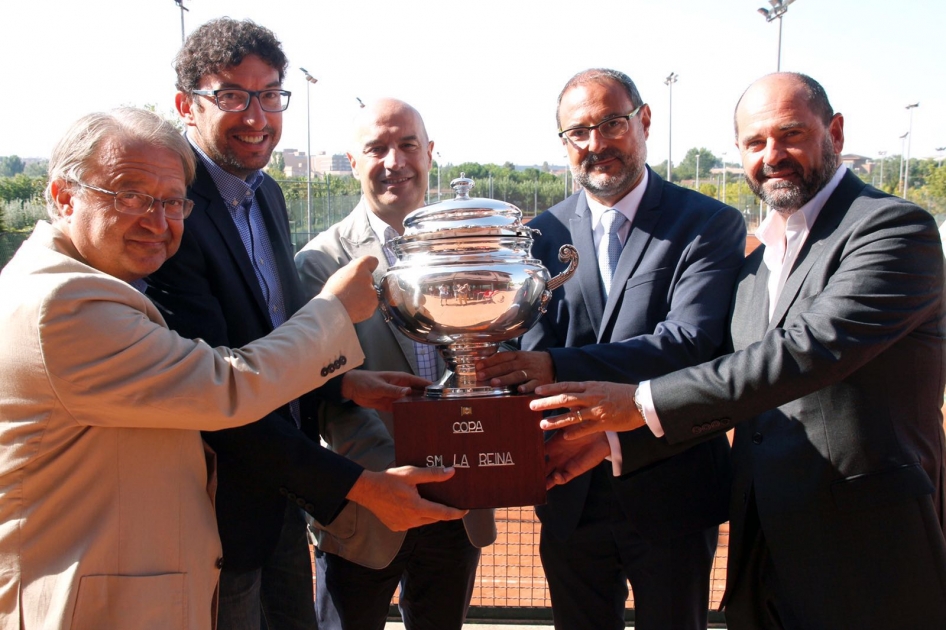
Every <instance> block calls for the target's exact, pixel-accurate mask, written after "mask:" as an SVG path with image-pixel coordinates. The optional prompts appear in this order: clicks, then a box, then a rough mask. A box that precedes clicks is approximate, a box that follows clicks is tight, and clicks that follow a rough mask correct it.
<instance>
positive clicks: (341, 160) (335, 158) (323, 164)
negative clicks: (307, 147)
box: [312, 152, 352, 177]
mask: <svg viewBox="0 0 946 630" xmlns="http://www.w3.org/2000/svg"><path fill="white" fill-rule="evenodd" d="M312 170H313V171H314V172H316V173H318V174H320V175H325V174H326V173H328V174H329V175H332V176H337V177H344V176H346V175H347V176H349V177H350V176H351V174H352V173H351V163H350V162H349V161H348V156H347V155H345V154H344V153H336V154H334V155H327V154H325V153H324V152H323V153H320V154H318V155H313V156H312Z"/></svg>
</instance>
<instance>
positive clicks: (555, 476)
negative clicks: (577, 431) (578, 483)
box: [545, 431, 611, 489]
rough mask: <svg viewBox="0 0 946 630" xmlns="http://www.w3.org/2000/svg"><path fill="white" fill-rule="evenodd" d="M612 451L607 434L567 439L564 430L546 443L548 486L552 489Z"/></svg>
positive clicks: (547, 487)
mask: <svg viewBox="0 0 946 630" xmlns="http://www.w3.org/2000/svg"><path fill="white" fill-rule="evenodd" d="M610 454H611V446H610V444H609V443H608V438H607V437H606V436H605V434H604V433H592V434H591V435H588V436H585V437H583V438H581V439H577V440H566V439H565V436H564V435H563V434H562V432H561V431H558V432H556V433H555V434H554V435H553V436H552V437H551V438H549V439H548V440H547V441H546V442H545V459H546V464H545V487H546V489H551V488H552V487H553V486H559V485H561V484H563V483H568V482H569V481H571V480H572V479H574V478H575V477H577V476H578V475H581V474H582V473H585V472H588V471H589V470H591V469H592V468H594V467H595V466H597V465H598V464H600V463H601V462H602V461H603V460H604V459H605V458H606V457H607V456H608V455H610Z"/></svg>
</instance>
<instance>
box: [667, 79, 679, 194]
mask: <svg viewBox="0 0 946 630" xmlns="http://www.w3.org/2000/svg"><path fill="white" fill-rule="evenodd" d="M679 78H680V75H679V74H676V73H675V72H671V73H670V74H669V75H667V78H666V79H664V85H666V86H667V87H668V88H670V101H669V103H668V107H667V122H668V125H669V128H668V130H667V181H668V182H672V181H673V160H672V159H671V157H670V155H671V153H672V151H673V84H674V83H676V82H677V79H679Z"/></svg>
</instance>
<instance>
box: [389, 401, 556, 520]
mask: <svg viewBox="0 0 946 630" xmlns="http://www.w3.org/2000/svg"><path fill="white" fill-rule="evenodd" d="M532 399H533V397H532V396H495V397H484V398H465V399H439V400H432V399H430V398H426V397H420V396H418V397H409V398H403V399H401V400H399V401H397V402H396V403H394V444H395V459H396V462H397V465H398V466H404V465H408V464H410V465H414V466H422V467H433V466H442V467H448V466H453V467H455V468H456V474H454V476H453V477H452V478H451V479H450V480H449V481H446V482H443V483H429V484H422V485H420V486H418V490H419V492H420V494H421V496H422V497H424V498H425V499H430V500H431V501H436V502H438V503H444V504H446V505H450V506H453V507H457V508H462V509H468V508H489V507H513V506H522V505H541V504H543V503H545V446H544V444H543V440H544V437H543V433H542V430H541V429H540V428H539V420H541V418H542V414H541V413H539V412H535V411H532V410H531V409H529V401H530V400H532Z"/></svg>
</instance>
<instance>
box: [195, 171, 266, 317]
mask: <svg viewBox="0 0 946 630" xmlns="http://www.w3.org/2000/svg"><path fill="white" fill-rule="evenodd" d="M194 157H195V158H196V159H197V179H196V180H195V181H194V184H193V186H192V187H191V198H192V199H194V212H202V213H203V214H204V215H205V216H206V217H207V219H208V221H209V222H210V223H211V225H213V226H214V228H215V229H216V230H217V233H218V234H219V235H220V239H221V240H222V241H223V243H224V245H225V246H226V248H227V251H228V252H229V253H230V256H231V257H232V258H233V260H234V261H235V262H236V268H237V270H238V271H239V273H240V276H241V277H242V279H243V282H244V284H245V285H246V287H247V289H249V291H250V293H252V295H253V297H254V299H255V301H256V305H257V308H259V310H260V312H261V313H262V314H263V315H264V316H265V318H266V319H265V321H269V312H268V309H267V308H266V300H265V299H264V298H263V290H262V289H261V288H260V286H259V281H258V280H257V279H256V272H254V271H253V265H252V264H251V263H250V257H249V255H248V254H247V253H246V248H245V247H244V246H243V240H242V239H241V238H240V233H239V232H238V231H237V228H236V224H234V222H233V218H232V217H231V216H230V211H229V210H228V209H227V206H226V203H225V202H224V200H223V198H222V197H221V196H220V192H219V191H218V190H217V186H216V184H214V181H213V178H212V177H211V176H210V173H208V172H207V168H206V167H205V166H204V164H203V162H202V161H201V159H200V157H199V156H197V155H196V154H195V156H194Z"/></svg>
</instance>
